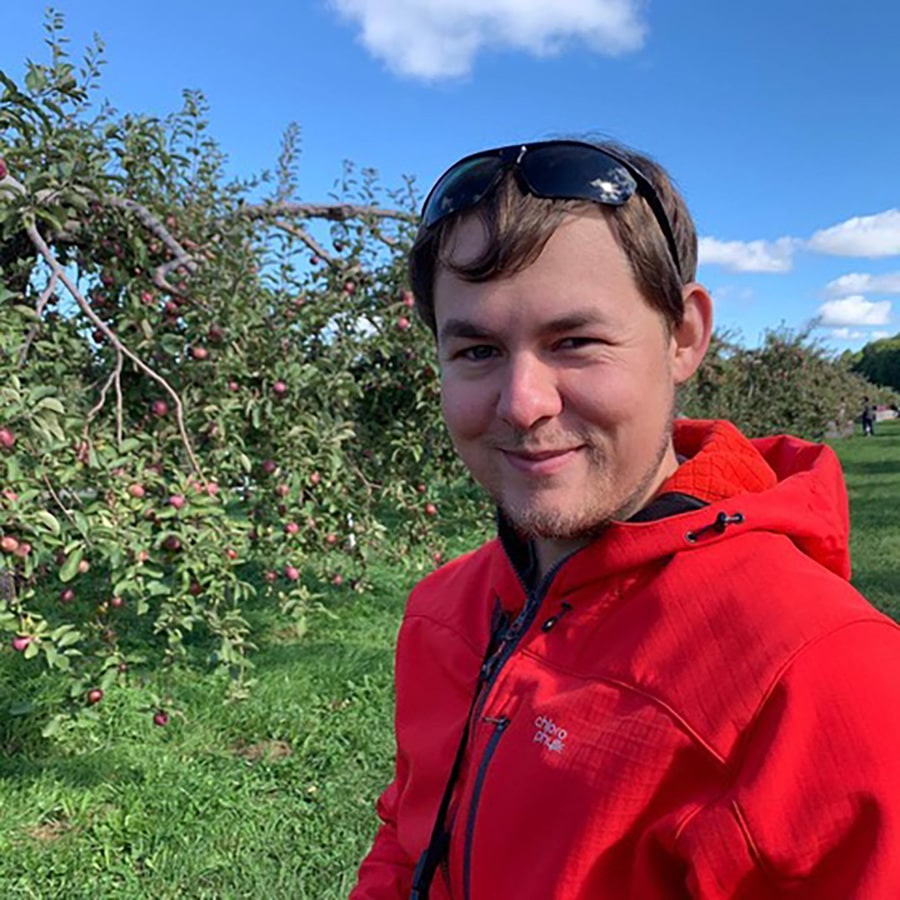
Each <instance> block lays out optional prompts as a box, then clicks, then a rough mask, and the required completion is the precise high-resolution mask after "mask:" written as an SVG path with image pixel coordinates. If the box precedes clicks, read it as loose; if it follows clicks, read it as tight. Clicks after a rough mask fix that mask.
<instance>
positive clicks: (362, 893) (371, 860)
mask: <svg viewBox="0 0 900 900" xmlns="http://www.w3.org/2000/svg"><path fill="white" fill-rule="evenodd" d="M401 781H402V779H401V777H400V774H399V773H398V776H397V778H396V779H395V780H394V781H393V782H392V783H391V784H390V786H389V787H388V788H387V790H386V791H385V792H384V793H383V794H382V795H381V797H380V798H379V800H378V804H377V807H376V808H377V811H378V817H379V818H380V819H381V827H380V828H379V829H378V832H377V834H376V835H375V841H374V843H373V844H372V848H371V850H369V852H368V854H367V855H366V858H365V859H364V860H363V861H362V865H361V866H360V868H359V878H358V881H357V884H356V887H355V888H354V889H353V890H352V891H351V892H350V897H349V900H400V898H407V897H409V894H410V891H411V890H412V876H413V868H414V866H415V862H414V861H413V860H410V859H409V857H408V856H407V854H406V852H405V851H404V850H403V848H402V847H401V846H400V842H399V841H398V840H397V819H396V814H397V803H398V796H399V793H400V783H401Z"/></svg>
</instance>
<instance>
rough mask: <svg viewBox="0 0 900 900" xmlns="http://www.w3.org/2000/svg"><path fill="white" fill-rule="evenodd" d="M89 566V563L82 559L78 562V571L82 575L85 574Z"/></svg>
mask: <svg viewBox="0 0 900 900" xmlns="http://www.w3.org/2000/svg"><path fill="white" fill-rule="evenodd" d="M90 568H91V564H90V563H89V562H88V561H87V560H86V559H82V560H79V562H78V571H79V572H81V574H82V575H84V574H85V572H87V571H88V570H89V569H90Z"/></svg>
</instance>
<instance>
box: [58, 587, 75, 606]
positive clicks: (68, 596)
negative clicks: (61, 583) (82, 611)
mask: <svg viewBox="0 0 900 900" xmlns="http://www.w3.org/2000/svg"><path fill="white" fill-rule="evenodd" d="M74 599H75V591H73V590H72V588H63V589H62V590H61V591H60V592H59V602H60V603H71V602H72V601H73V600H74Z"/></svg>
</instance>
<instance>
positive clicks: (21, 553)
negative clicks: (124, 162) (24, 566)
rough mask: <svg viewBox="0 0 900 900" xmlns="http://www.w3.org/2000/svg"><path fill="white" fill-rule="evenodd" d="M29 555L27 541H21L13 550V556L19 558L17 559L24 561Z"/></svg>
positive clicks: (29, 550)
mask: <svg viewBox="0 0 900 900" xmlns="http://www.w3.org/2000/svg"><path fill="white" fill-rule="evenodd" d="M29 553H31V544H29V543H28V542H27V541H22V542H21V543H20V544H19V546H18V547H16V549H15V554H16V556H18V557H19V559H25V557H26V556H28V554H29Z"/></svg>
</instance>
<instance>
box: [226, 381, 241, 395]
mask: <svg viewBox="0 0 900 900" xmlns="http://www.w3.org/2000/svg"><path fill="white" fill-rule="evenodd" d="M240 389H241V388H240V385H239V384H238V383H237V382H236V381H229V382H228V390H229V391H231V393H232V394H235V393H237V392H238V391H239V390H240Z"/></svg>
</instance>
